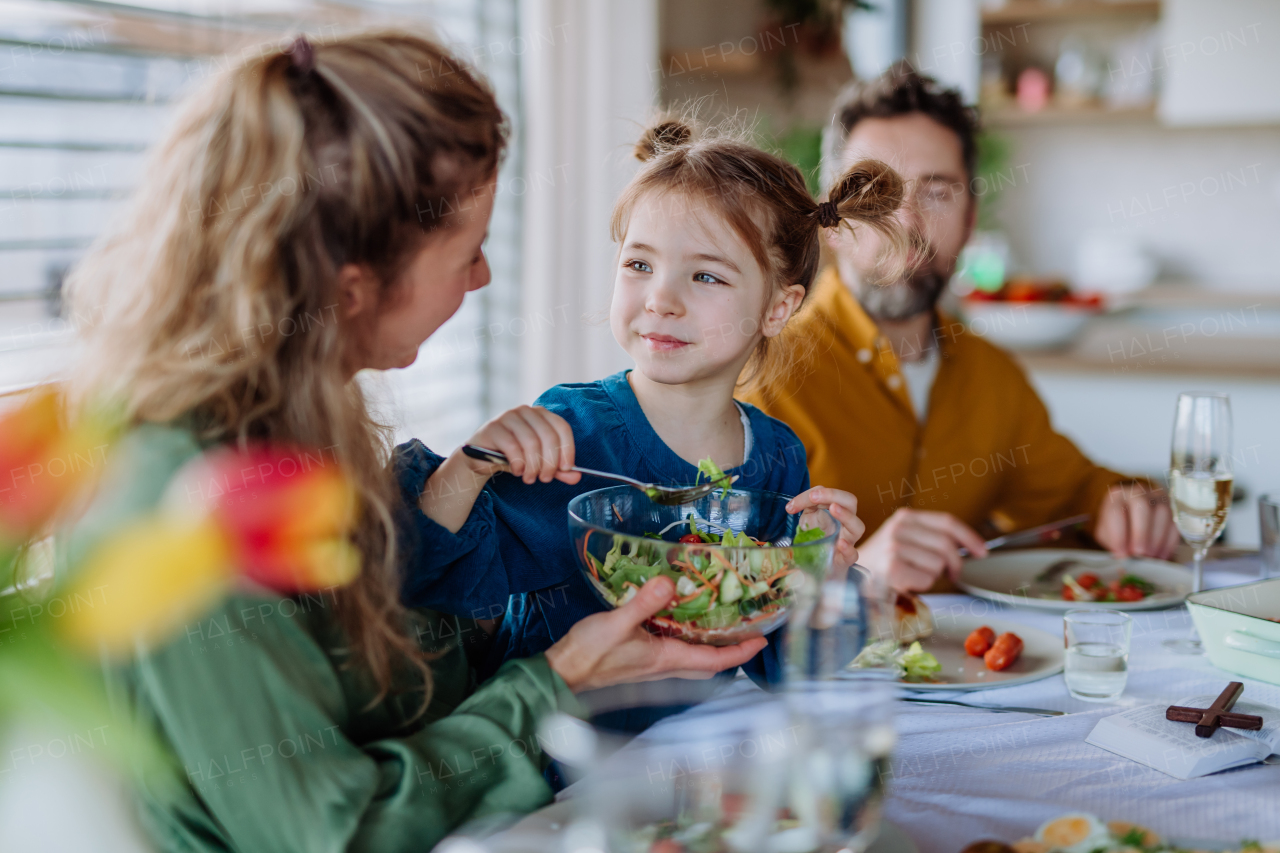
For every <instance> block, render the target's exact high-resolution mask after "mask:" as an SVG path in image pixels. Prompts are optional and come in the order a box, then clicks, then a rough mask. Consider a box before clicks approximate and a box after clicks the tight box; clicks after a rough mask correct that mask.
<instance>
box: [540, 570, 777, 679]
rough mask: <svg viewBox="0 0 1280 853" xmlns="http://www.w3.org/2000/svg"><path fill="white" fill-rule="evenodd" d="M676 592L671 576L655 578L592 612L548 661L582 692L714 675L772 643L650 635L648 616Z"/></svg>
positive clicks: (549, 652)
mask: <svg viewBox="0 0 1280 853" xmlns="http://www.w3.org/2000/svg"><path fill="white" fill-rule="evenodd" d="M675 594H676V585H675V584H674V583H672V582H671V579H670V578H667V577H656V578H653V579H651V580H650V581H649V582H648V583H646V584H645V585H644V586H642V587H640V591H639V592H637V593H636V594H635V596H634V597H633V598H632V599H631V600H630V601H628V602H627V603H626V604H624V605H622V606H621V607H619V608H618V609H617V610H610V611H608V612H606V613H595V614H592V615H591V616H588V617H586V618H585V619H582V620H581V621H579V622H578V623H577V624H576V625H574V626H573V627H572V628H570V629H569V633H568V634H566V635H565V636H564V637H563V638H562V639H561V640H560V641H559V642H557V643H556V644H555V645H553V646H552V647H551V648H549V649H547V662H548V663H549V664H551V668H552V669H554V670H555V671H556V672H557V673H559V675H560V677H561V678H563V679H564V682H565V684H567V685H569V689H570V690H572V691H574V692H575V693H577V692H579V691H582V690H591V689H593V688H596V687H608V686H609V685H611V684H627V683H629V682H635V681H654V680H656V679H659V678H710V677H711V676H713V675H715V674H716V673H717V672H721V671H723V670H726V669H729V668H730V667H736V666H739V665H741V664H744V663H746V662H747V661H749V660H751V659H752V658H753V657H755V656H756V653H757V652H759V651H760V650H761V649H763V648H764V647H765V646H766V645H768V642H767V641H766V640H765V639H764V638H763V637H757V638H756V639H754V640H747V641H746V642H743V643H739V644H738V645H736V646H700V645H693V644H692V643H686V642H683V641H681V640H677V639H675V638H673V637H659V636H656V635H654V634H650V633H649V632H648V631H646V630H645V629H644V622H645V620H646V619H648V618H649V617H650V616H652V615H654V614H655V613H657V612H658V611H659V610H662V609H664V608H665V607H667V605H669V604H670V603H671V599H672V598H674V597H675Z"/></svg>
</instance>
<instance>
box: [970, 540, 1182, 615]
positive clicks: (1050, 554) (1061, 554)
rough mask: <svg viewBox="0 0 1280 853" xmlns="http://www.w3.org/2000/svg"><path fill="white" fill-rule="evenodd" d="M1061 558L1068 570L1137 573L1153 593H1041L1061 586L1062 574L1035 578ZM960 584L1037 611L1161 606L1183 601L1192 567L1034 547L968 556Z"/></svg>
mask: <svg viewBox="0 0 1280 853" xmlns="http://www.w3.org/2000/svg"><path fill="white" fill-rule="evenodd" d="M1062 560H1072V561H1074V564H1073V565H1072V567H1071V568H1070V569H1069V573H1072V574H1079V573H1081V572H1092V573H1094V574H1097V575H1098V576H1099V577H1101V578H1102V579H1103V580H1107V581H1109V580H1111V579H1112V578H1113V576H1116V575H1121V574H1130V575H1136V576H1138V577H1140V578H1142V579H1143V580H1145V581H1147V582H1148V583H1151V584H1154V585H1155V592H1154V593H1153V594H1151V595H1148V596H1147V597H1146V598H1143V599H1142V600H1141V601H1114V602H1106V603H1101V602H1081V601H1067V600H1065V599H1062V598H1042V597H1040V596H1041V595H1053V594H1054V591H1055V590H1058V589H1060V588H1061V585H1062V581H1061V573H1059V574H1058V575H1057V579H1056V582H1055V581H1047V582H1043V583H1037V582H1036V580H1035V579H1036V578H1037V577H1038V576H1040V575H1042V574H1043V573H1044V572H1045V571H1046V570H1047V569H1049V568H1050V567H1051V566H1053V565H1054V564H1055V563H1058V562H1059V561H1062ZM956 586H958V587H960V589H962V590H964V591H965V592H967V593H969V594H970V595H972V596H976V597H978V598H985V599H988V600H990V601H998V602H1000V603H1002V604H1009V605H1013V606H1015V607H1031V608H1034V609H1037V610H1058V611H1067V610H1074V609H1076V608H1079V607H1089V606H1091V605H1093V604H1096V605H1097V606H1099V607H1106V608H1107V609H1108V610H1157V609H1159V608H1162V607H1173V606H1175V605H1178V604H1181V603H1182V601H1183V600H1184V599H1185V598H1186V596H1187V593H1189V592H1190V591H1191V570H1190V569H1188V568H1187V567H1186V566H1182V565H1179V564H1177V563H1170V562H1167V561H1165V560H1155V559H1150V558H1146V557H1134V558H1130V559H1127V560H1116V559H1115V558H1114V557H1112V556H1111V555H1110V554H1107V553H1105V552H1102V551H1086V550H1083V549H1076V548H1030V549H1026V550H1022V551H1000V552H997V553H994V554H991V555H990V556H988V557H984V558H983V559H980V560H966V561H965V563H964V566H963V568H962V569H961V570H960V578H959V579H958V580H957V581H956Z"/></svg>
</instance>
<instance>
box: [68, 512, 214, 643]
mask: <svg viewBox="0 0 1280 853" xmlns="http://www.w3.org/2000/svg"><path fill="white" fill-rule="evenodd" d="M234 577H235V567H234V565H233V564H232V562H231V549H230V547H229V545H228V543H227V540H226V536H225V534H223V532H222V531H221V530H220V529H219V528H218V526H217V525H216V524H215V523H214V522H213V521H211V520H203V521H200V522H198V523H191V522H186V521H179V520H175V519H174V518H173V517H166V516H152V517H148V518H144V519H140V520H138V521H136V522H134V523H132V524H130V525H129V526H127V527H125V528H123V529H121V530H120V531H119V532H117V533H115V534H114V535H112V536H111V537H110V538H109V539H107V540H106V541H104V542H102V543H101V544H100V545H98V547H96V548H95V549H94V550H93V552H92V554H90V556H89V557H88V558H87V559H86V561H85V563H84V565H83V566H82V567H81V569H80V571H79V572H78V573H77V575H76V577H75V578H74V579H73V580H72V581H71V583H70V585H69V589H68V592H67V595H68V598H69V600H72V601H90V602H93V604H92V605H91V606H82V607H80V608H78V609H77V610H76V612H74V613H71V614H68V615H67V616H66V617H64V619H62V620H61V623H60V625H59V629H60V631H61V633H62V635H63V636H64V637H65V638H66V639H67V640H69V641H70V642H71V643H72V644H74V645H76V646H78V647H80V648H82V649H85V650H87V651H95V652H96V651H97V650H98V649H104V650H105V651H106V652H107V653H108V654H111V655H123V654H126V653H128V652H130V651H131V650H132V649H133V646H134V643H135V642H142V643H144V644H148V643H152V642H155V641H158V640H161V639H163V638H164V637H166V636H168V635H169V634H170V633H171V632H173V631H174V630H176V629H177V628H179V627H180V626H181V625H182V624H183V623H184V622H186V621H188V620H190V619H192V618H196V617H198V616H199V614H200V613H202V612H203V611H204V610H205V609H206V608H208V607H209V606H210V605H211V604H212V603H213V602H214V601H215V600H217V599H218V598H219V597H220V596H221V595H222V594H223V593H224V592H225V591H226V589H227V588H228V586H229V585H230V583H231V582H232V580H233V579H234ZM77 595H79V596H82V597H81V598H77V597H76V596H77Z"/></svg>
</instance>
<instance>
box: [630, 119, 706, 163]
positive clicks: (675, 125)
mask: <svg viewBox="0 0 1280 853" xmlns="http://www.w3.org/2000/svg"><path fill="white" fill-rule="evenodd" d="M691 139H693V128H691V127H690V126H689V125H687V124H685V123H684V122H682V121H677V120H675V119H667V120H665V121H661V122H658V123H657V124H655V125H652V126H650V127H647V128H645V131H644V133H643V134H642V135H641V136H640V139H639V140H637V142H636V159H637V160H640V161H641V162H643V161H645V160H651V159H653V158H654V157H657V156H658V155H659V154H665V153H666V152H668V151H670V150H671V149H673V148H679V147H680V146H682V145H688V144H689V141H690V140H691Z"/></svg>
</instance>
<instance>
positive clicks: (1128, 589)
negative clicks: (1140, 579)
mask: <svg viewBox="0 0 1280 853" xmlns="http://www.w3.org/2000/svg"><path fill="white" fill-rule="evenodd" d="M1116 598H1117V599H1119V600H1120V601H1141V600H1142V599H1144V598H1146V596H1145V595H1143V594H1142V590H1141V589H1139V588H1138V587H1136V586H1122V587H1120V591H1119V592H1117V593H1116Z"/></svg>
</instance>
